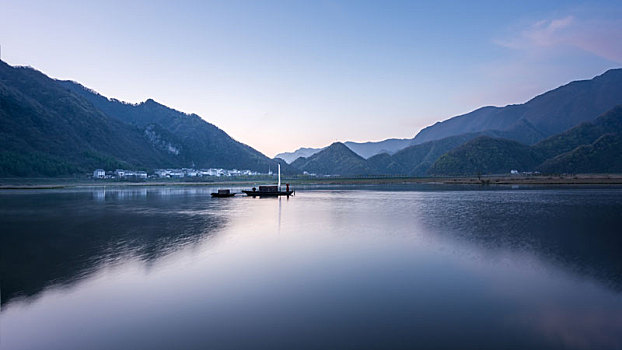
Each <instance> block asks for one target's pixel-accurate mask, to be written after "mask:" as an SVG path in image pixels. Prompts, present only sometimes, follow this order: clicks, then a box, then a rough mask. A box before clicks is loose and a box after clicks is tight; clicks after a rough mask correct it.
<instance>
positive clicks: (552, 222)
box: [418, 189, 622, 291]
mask: <svg viewBox="0 0 622 350" xmlns="http://www.w3.org/2000/svg"><path fill="white" fill-rule="evenodd" d="M594 191H595V190H593V189H592V190H591V192H592V193H593V192H594ZM448 194H449V195H448ZM427 197H428V198H427V199H428V200H425V201H423V202H422V205H421V206H419V207H418V210H419V211H420V213H419V214H420V218H421V220H422V221H423V224H424V225H426V226H427V227H428V229H430V230H431V231H433V232H435V234H437V235H440V236H444V237H447V238H449V239H452V240H453V239H458V240H463V241H467V242H470V243H474V244H476V245H478V246H483V247H484V248H486V249H492V250H494V249H509V250H512V251H525V252H529V253H533V254H536V255H537V256H538V257H540V258H542V259H543V260H545V261H549V262H551V263H553V264H554V265H557V266H559V267H561V268H563V269H564V270H568V271H570V272H572V273H575V274H580V275H584V276H590V277H592V278H595V279H596V280H598V281H599V282H600V283H602V284H605V285H606V286H608V287H609V288H613V289H614V290H616V291H622V255H621V253H622V235H621V234H620V228H621V227H622V215H621V214H620V213H622V201H620V196H619V194H616V193H610V192H609V190H607V189H602V190H601V191H600V193H599V195H598V196H595V195H591V196H586V195H582V192H581V190H579V189H567V190H555V191H531V190H526V191H511V190H508V191H466V192H461V193H460V194H459V195H457V196H456V195H451V194H450V192H437V193H430V194H428V195H427ZM430 197H438V198H436V199H435V198H430ZM452 197H453V198H452Z"/></svg>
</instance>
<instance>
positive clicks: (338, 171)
mask: <svg viewBox="0 0 622 350" xmlns="http://www.w3.org/2000/svg"><path fill="white" fill-rule="evenodd" d="M291 165H292V166H294V167H295V168H297V169H299V170H300V171H306V172H308V173H312V174H324V175H342V176H352V175H363V174H370V173H371V172H372V169H371V168H370V167H369V166H368V164H367V161H366V160H365V159H364V158H362V157H361V156H359V155H358V154H356V153H354V152H353V151H352V150H351V149H349V148H348V147H347V146H346V145H344V144H343V143H341V142H335V143H333V144H332V145H330V146H328V147H326V148H325V149H323V150H321V151H320V152H318V153H316V154H314V155H312V156H311V157H309V158H302V157H301V158H298V159H297V160H295V161H294V162H293V163H292V164H291Z"/></svg>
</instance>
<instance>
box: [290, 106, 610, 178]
mask: <svg viewBox="0 0 622 350" xmlns="http://www.w3.org/2000/svg"><path fill="white" fill-rule="evenodd" d="M291 165H292V166H294V167H296V168H298V169H300V170H301V171H307V172H309V173H316V174H324V175H343V176H359V175H404V176H456V175H460V176H462V175H477V174H509V173H510V171H511V170H517V171H541V172H546V173H577V172H584V173H590V172H592V173H603V172H622V106H617V107H615V108H613V109H612V110H610V111H608V112H607V113H604V114H603V115H601V116H599V117H598V118H596V119H595V120H594V121H593V122H585V123H582V124H580V125H578V126H576V127H574V128H572V129H570V130H567V131H565V132H563V133H560V134H557V135H553V136H551V137H549V138H547V139H545V140H542V141H540V142H538V143H536V144H534V145H526V144H523V143H520V142H518V141H514V140H509V139H503V138H499V137H498V135H497V134H496V133H495V132H479V133H467V134H462V135H456V136H450V137H446V138H444V139H440V140H434V141H428V142H425V143H422V144H418V145H413V146H410V147H407V148H405V149H403V150H401V151H399V152H397V153H395V154H393V155H389V154H387V153H382V154H377V155H375V156H373V157H370V158H368V159H364V158H362V157H360V156H358V155H357V154H355V153H354V152H352V151H351V150H350V149H349V148H347V147H346V146H345V145H344V144H342V143H334V144H333V145H331V146H330V147H327V148H326V149H324V150H322V151H320V152H318V153H316V154H314V155H313V156H311V157H309V158H299V159H298V160H296V161H294V162H293V163H292V164H291ZM344 169H345V170H344Z"/></svg>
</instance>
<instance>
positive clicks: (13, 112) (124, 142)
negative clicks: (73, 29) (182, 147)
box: [0, 61, 175, 176]
mask: <svg viewBox="0 0 622 350" xmlns="http://www.w3.org/2000/svg"><path fill="white" fill-rule="evenodd" d="M0 121H1V122H0V176H56V175H67V174H72V173H77V172H84V171H92V169H94V168H96V167H101V166H106V167H108V168H109V169H110V168H114V167H123V166H130V165H132V166H136V167H150V166H156V165H165V166H166V165H172V164H174V163H175V157H174V156H172V155H171V154H168V153H165V152H160V151H158V150H157V149H154V148H153V147H152V146H151V145H150V144H149V143H148V142H146V140H145V138H144V136H143V134H142V132H141V131H140V130H139V129H136V128H134V127H131V126H128V125H126V124H124V123H122V122H120V121H116V120H113V119H111V118H109V117H107V116H106V115H104V114H103V113H101V112H100V111H98V110H97V109H96V108H95V107H93V106H92V105H91V104H90V103H89V102H88V101H86V100H84V99H83V98H81V97H79V96H76V95H74V94H72V93H70V92H68V91H67V90H66V89H63V88H62V87H61V86H59V85H58V84H57V83H56V82H55V81H54V80H52V79H50V78H48V77H47V76H45V75H44V74H42V73H40V72H38V71H36V70H34V69H32V68H26V67H11V66H9V65H7V64H6V63H4V62H2V61H0Z"/></svg>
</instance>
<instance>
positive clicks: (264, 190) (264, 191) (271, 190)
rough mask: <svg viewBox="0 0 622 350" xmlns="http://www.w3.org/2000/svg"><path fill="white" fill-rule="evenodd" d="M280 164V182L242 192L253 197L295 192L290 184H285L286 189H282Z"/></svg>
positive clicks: (284, 194)
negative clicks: (290, 187)
mask: <svg viewBox="0 0 622 350" xmlns="http://www.w3.org/2000/svg"><path fill="white" fill-rule="evenodd" d="M278 166H279V183H278V185H276V186H274V185H272V186H259V190H257V188H255V187H253V189H252V190H250V191H249V190H244V191H242V192H244V193H246V194H247V195H249V196H253V197H257V196H258V197H277V196H291V195H292V194H294V190H290V189H289V184H285V191H281V164H279V165H278Z"/></svg>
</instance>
